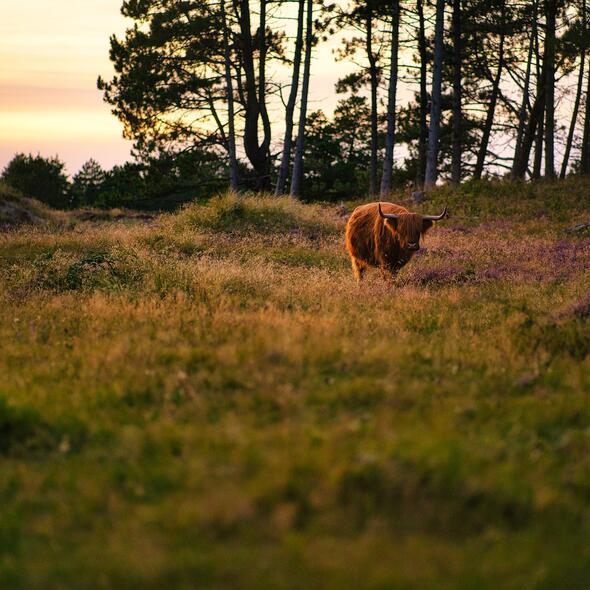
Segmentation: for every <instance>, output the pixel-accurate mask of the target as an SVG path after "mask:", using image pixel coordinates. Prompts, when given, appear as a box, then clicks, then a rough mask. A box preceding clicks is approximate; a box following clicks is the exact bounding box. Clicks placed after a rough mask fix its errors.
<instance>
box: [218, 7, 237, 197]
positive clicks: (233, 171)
mask: <svg viewBox="0 0 590 590" xmlns="http://www.w3.org/2000/svg"><path fill="white" fill-rule="evenodd" d="M220 10H221V26H222V27H223V53H224V62H225V86H226V92H227V118H228V133H227V151H228V154H229V186H230V188H231V190H233V191H237V190H238V187H239V175H238V160H237V158H236V130H235V120H234V90H233V84H232V77H231V55H230V49H229V34H228V28H227V20H226V16H225V0H220Z"/></svg>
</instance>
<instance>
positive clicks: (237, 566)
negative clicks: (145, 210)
mask: <svg viewBox="0 0 590 590" xmlns="http://www.w3.org/2000/svg"><path fill="white" fill-rule="evenodd" d="M403 198H404V197H403V195H399V196H398V197H395V199H396V200H398V202H399V200H403ZM361 201H362V200H361V199H359V201H358V202H361ZM443 203H448V204H449V210H450V215H449V218H448V219H446V220H444V221H443V222H440V223H439V224H437V226H436V227H435V228H434V229H433V230H432V231H431V232H430V233H429V234H428V235H427V237H426V240H425V243H424V249H423V250H422V251H421V252H420V253H419V254H418V255H417V256H416V257H415V258H414V259H413V260H412V261H411V262H410V263H409V264H408V265H407V266H406V267H405V268H404V269H403V270H402V272H401V273H400V274H399V276H398V277H397V278H396V279H395V280H394V281H393V282H387V281H384V280H383V279H382V277H381V276H380V274H379V273H378V272H373V273H369V274H368V275H367V280H366V281H365V282H364V283H363V284H362V285H361V286H357V284H356V283H355V281H354V278H353V275H352V272H351V270H350V265H349V261H348V259H347V256H346V253H345V251H344V226H345V223H346V209H348V210H350V209H351V207H352V206H353V204H347V206H346V207H343V206H335V205H307V204H302V203H298V202H294V201H291V200H289V199H287V198H284V199H275V198H272V197H265V198H258V197H253V196H248V195H246V196H236V195H231V194H228V195H222V196H219V197H216V198H214V199H211V200H209V201H202V202H196V203H192V204H190V205H187V206H186V207H184V208H183V209H182V210H181V211H179V212H177V213H173V214H165V215H160V216H157V217H155V218H154V219H151V220H150V219H136V218H133V217H129V216H126V215H124V214H120V215H118V214H117V213H114V214H112V215H110V216H109V215H105V216H104V217H103V218H98V219H96V218H92V219H91V220H90V221H85V220H84V219H87V218H88V216H87V217H84V216H82V215H78V216H76V215H75V214H66V213H60V214H53V213H50V212H47V211H46V212H45V213H43V212H39V214H38V215H37V216H35V219H34V221H35V223H33V224H24V225H19V226H17V227H8V226H5V231H3V232H1V233H0V465H1V467H0V588H3V589H5V588H6V589H11V590H12V589H27V590H29V589H43V590H51V589H76V590H85V589H93V590H94V589H99V588H105V589H110V588H114V589H117V590H123V589H127V588H128V589H132V588H133V589H134V588H143V589H145V590H147V589H154V590H156V589H162V588H174V589H186V590H188V589H194V588H199V589H216V590H219V589H228V590H229V589H232V590H233V589H257V590H258V589H269V590H270V589H272V590H281V589H303V588H309V589H312V588H313V589H315V588H318V589H322V590H324V589H325V590H329V589H334V590H336V589H341V588H353V589H375V590H376V589H383V590H384V589H398V588H399V589H413V588H415V589H430V588H431V589H437V590H438V589H474V590H475V589H477V590H485V589H490V590H491V589H496V588H503V589H515V590H516V589H518V590H525V589H533V588H534V589H547V590H553V589H555V588H560V589H575V588H579V589H586V588H588V587H589V585H590V404H589V396H590V362H589V359H590V356H589V353H590V324H589V318H590V270H589V269H590V231H589V230H588V229H580V230H579V231H570V228H571V227H572V226H574V225H575V224H577V223H581V222H587V221H590V184H588V182H587V181H582V180H579V179H571V180H568V181H564V182H554V183H549V182H539V183H533V184H510V183H501V182H497V183H488V182H482V183H467V184H466V185H464V186H462V187H461V188H460V189H457V190H453V189H451V188H449V187H443V188H441V189H439V190H437V191H435V192H434V193H433V194H432V197H431V198H430V200H429V201H428V202H427V203H425V204H423V205H420V206H416V207H414V208H415V209H417V210H423V211H426V210H427V211H428V212H429V213H436V212H438V211H439V209H440V207H441V205H442V204H443ZM1 210H2V208H1V207H0V213H1ZM91 217H92V216H91ZM25 220H26V219H25ZM29 221H30V220H29ZM1 222H2V217H1V216H0V223H1Z"/></svg>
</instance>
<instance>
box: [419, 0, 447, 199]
mask: <svg viewBox="0 0 590 590" xmlns="http://www.w3.org/2000/svg"><path fill="white" fill-rule="evenodd" d="M444 19H445V0H436V24H435V33H434V63H433V68H432V69H433V72H432V108H431V110H430V129H429V131H428V153H427V156H426V173H425V175H424V186H425V188H431V187H433V186H434V185H435V184H436V178H437V160H438V140H439V134H440V114H441V108H442V104H441V103H442V96H441V85H442V62H443V52H444V24H445V23H444Z"/></svg>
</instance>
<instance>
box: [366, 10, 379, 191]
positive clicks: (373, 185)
mask: <svg viewBox="0 0 590 590" xmlns="http://www.w3.org/2000/svg"><path fill="white" fill-rule="evenodd" d="M366 10H367V16H366V19H367V20H366V29H367V37H366V49H367V59H368V60H369V78H370V81H371V164H370V170H369V193H370V194H371V195H374V194H376V193H377V91H378V84H379V80H378V76H377V59H376V57H375V54H374V53H373V9H372V4H371V2H370V1H369V2H367V3H366Z"/></svg>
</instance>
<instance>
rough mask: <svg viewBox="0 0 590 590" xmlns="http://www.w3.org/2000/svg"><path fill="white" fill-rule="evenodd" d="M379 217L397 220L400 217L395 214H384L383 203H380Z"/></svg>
mask: <svg viewBox="0 0 590 590" xmlns="http://www.w3.org/2000/svg"><path fill="white" fill-rule="evenodd" d="M379 215H381V217H383V219H397V218H398V217H399V215H396V214H395V213H383V211H381V203H379Z"/></svg>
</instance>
